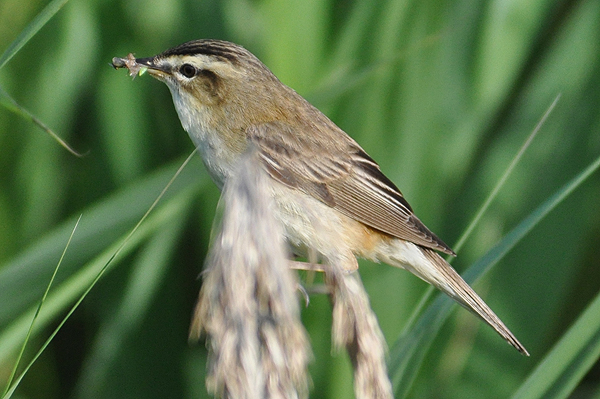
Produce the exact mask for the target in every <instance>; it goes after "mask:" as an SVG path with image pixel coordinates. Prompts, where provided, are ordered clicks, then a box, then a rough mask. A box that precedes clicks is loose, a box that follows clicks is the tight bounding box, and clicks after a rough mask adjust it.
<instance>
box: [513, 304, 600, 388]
mask: <svg viewBox="0 0 600 399" xmlns="http://www.w3.org/2000/svg"><path fill="white" fill-rule="evenodd" d="M599 357H600V293H598V294H597V295H596V298H594V300H593V301H592V303H591V304H590V305H589V306H588V307H587V309H586V310H585V311H584V312H583V313H582V314H581V315H580V316H579V317H578V318H577V321H576V322H575V324H574V325H573V326H572V327H571V328H569V330H568V331H567V332H566V333H565V334H563V336H562V338H561V339H560V341H558V342H557V343H556V344H555V345H554V347H553V348H552V350H551V351H550V352H549V353H548V354H547V355H546V356H545V357H544V360H542V361H541V362H540V363H539V364H538V366H537V367H536V368H535V370H533V372H532V373H531V374H530V375H529V377H528V378H527V379H526V380H525V382H524V383H523V384H522V385H521V387H520V388H519V390H518V391H517V392H516V393H515V394H514V395H513V397H512V398H513V399H534V398H546V399H561V398H567V397H568V396H569V395H570V394H571V393H572V392H573V390H574V389H575V388H576V387H577V384H578V383H579V382H580V381H581V379H582V378H583V377H584V376H585V374H586V373H587V372H588V370H589V369H590V368H591V367H592V366H593V365H594V364H595V363H596V361H597V360H598V358H599Z"/></svg>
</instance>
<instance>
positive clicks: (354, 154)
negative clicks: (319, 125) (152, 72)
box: [247, 122, 454, 255]
mask: <svg viewBox="0 0 600 399" xmlns="http://www.w3.org/2000/svg"><path fill="white" fill-rule="evenodd" d="M333 127H335V125H333ZM335 128H336V129H337V130H338V132H339V133H337V135H336V137H333V140H325V139H324V138H322V137H321V138H320V137H308V136H307V135H306V134H305V133H304V132H303V131H300V130H299V129H297V128H294V127H292V126H291V125H289V124H286V123H283V122H270V123H265V124H262V125H257V126H252V127H251V128H250V129H248V132H247V133H248V137H249V139H250V140H251V141H252V142H253V143H254V144H255V145H256V146H257V147H258V149H259V154H260V156H261V158H262V159H263V161H264V164H265V167H266V170H267V172H268V173H269V174H270V175H271V177H273V178H274V179H276V180H278V181H280V182H281V183H283V184H285V185H288V186H290V187H294V188H297V189H300V190H302V191H304V192H306V193H307V194H309V195H312V196H313V197H315V198H317V199H319V200H321V201H322V202H324V203H325V204H327V205H329V206H331V207H333V208H335V209H337V210H339V211H340V212H341V213H343V214H345V215H347V216H349V217H351V218H353V219H355V220H357V221H359V222H361V223H364V224H366V225H367V226H370V227H372V228H374V229H377V230H380V231H382V232H384V233H386V234H389V235H391V236H394V237H398V238H401V239H403V240H407V241H410V242H413V243H415V244H418V245H421V246H423V247H426V248H431V249H435V250H437V251H441V252H444V253H447V254H452V255H454V252H453V251H452V249H450V247H449V246H448V245H446V244H445V243H444V242H443V241H442V240H441V239H439V238H438V237H437V236H436V235H435V234H434V233H432V232H431V231H430V230H429V229H428V228H427V227H426V226H425V225H424V224H423V223H422V222H421V221H420V220H419V218H417V216H415V214H414V213H413V211H412V208H411V207H410V205H409V204H408V202H407V201H406V200H405V199H404V196H403V195H402V193H401V192H400V190H398V188H397V187H396V186H395V185H394V183H392V182H391V181H390V180H389V179H388V178H387V177H386V176H385V175H384V174H383V173H382V172H381V170H380V168H379V165H377V163H376V162H375V161H374V160H373V159H372V158H371V157H369V156H368V155H367V154H366V153H365V152H364V150H363V149H362V148H361V147H360V146H359V145H358V144H357V143H356V142H355V141H354V140H352V139H351V138H350V137H349V136H348V135H346V134H345V133H344V132H342V131H341V130H339V129H338V128H337V127H335ZM340 133H341V134H340Z"/></svg>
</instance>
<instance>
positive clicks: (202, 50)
mask: <svg viewBox="0 0 600 399" xmlns="http://www.w3.org/2000/svg"><path fill="white" fill-rule="evenodd" d="M196 54H204V55H211V56H215V57H219V58H224V59H226V60H228V61H230V62H237V59H238V58H239V57H240V56H242V55H246V56H247V54H248V52H247V51H246V50H244V49H243V48H242V47H240V46H237V45H235V44H233V43H229V42H225V41H221V40H194V41H191V42H187V43H183V44H180V45H179V46H176V47H173V48H171V49H168V50H167V51H165V52H164V53H162V54H161V55H162V56H163V57H169V56H173V55H196Z"/></svg>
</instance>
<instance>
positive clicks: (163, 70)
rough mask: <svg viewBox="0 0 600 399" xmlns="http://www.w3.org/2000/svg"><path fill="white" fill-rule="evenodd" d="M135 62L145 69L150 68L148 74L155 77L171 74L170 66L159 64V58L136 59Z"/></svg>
mask: <svg viewBox="0 0 600 399" xmlns="http://www.w3.org/2000/svg"><path fill="white" fill-rule="evenodd" d="M135 62H136V63H137V64H138V65H140V66H142V67H143V68H144V67H145V68H148V73H149V74H151V75H153V76H157V75H158V76H164V75H165V74H166V75H170V74H171V68H170V66H168V65H166V64H161V63H159V60H158V59H157V57H149V58H136V59H135Z"/></svg>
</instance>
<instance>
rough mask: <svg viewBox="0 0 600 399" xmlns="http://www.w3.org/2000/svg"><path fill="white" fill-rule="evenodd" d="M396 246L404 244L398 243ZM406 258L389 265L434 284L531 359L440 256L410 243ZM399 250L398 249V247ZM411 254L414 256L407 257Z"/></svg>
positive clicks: (390, 258) (395, 258)
mask: <svg viewBox="0 0 600 399" xmlns="http://www.w3.org/2000/svg"><path fill="white" fill-rule="evenodd" d="M394 241H395V244H397V245H398V244H400V243H399V242H398V241H400V240H394ZM401 243H402V246H403V247H404V248H402V251H399V252H400V253H402V256H400V257H398V256H395V255H397V254H398V253H399V252H395V251H394V252H395V254H393V255H388V256H386V257H387V258H388V259H386V260H385V261H386V263H390V264H392V265H394V266H399V267H402V268H404V269H407V270H408V271H410V272H411V273H413V274H415V275H416V276H418V277H419V278H421V279H422V280H425V281H426V282H428V283H430V284H433V285H434V286H436V287H437V288H438V289H440V290H441V291H443V292H444V293H446V294H447V295H448V296H450V297H451V298H452V299H454V300H455V301H457V302H458V303H459V304H460V305H462V306H463V307H465V308H466V309H468V310H469V311H471V312H472V313H474V314H475V315H477V316H478V317H480V318H481V319H482V320H483V321H485V322H486V323H487V324H489V325H490V326H491V327H492V328H493V329H494V330H496V332H497V333H498V334H500V336H501V337H502V338H504V339H505V340H506V341H507V342H508V343H509V344H510V345H512V346H514V347H515V348H516V349H517V350H518V351H519V352H521V353H522V354H524V355H526V356H529V353H528V352H527V349H525V347H524V346H523V345H522V344H521V343H520V342H519V340H518V339H517V338H516V337H515V336H514V335H513V333H512V332H510V330H509V329H508V328H507V327H506V326H505V325H504V323H503V322H502V321H501V320H500V318H499V317H498V316H496V314H495V313H494V312H493V311H492V309H490V307H489V306H488V305H487V304H486V303H485V302H484V301H483V299H481V298H480V297H479V295H477V293H476V292H475V291H473V289H472V288H471V287H470V286H469V284H467V283H466V282H465V280H463V279H462V277H461V276H460V275H459V274H458V273H457V272H456V270H454V269H453V268H452V266H450V265H449V264H448V262H446V261H445V260H444V259H443V258H442V257H441V256H440V255H438V253H437V252H435V251H433V250H431V249H428V248H423V247H419V246H417V245H414V244H412V243H407V242H406V241H403V242H401ZM394 246H395V245H394ZM396 249H398V248H396ZM406 250H408V252H411V253H407V251H406ZM382 260H383V259H382Z"/></svg>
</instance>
